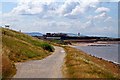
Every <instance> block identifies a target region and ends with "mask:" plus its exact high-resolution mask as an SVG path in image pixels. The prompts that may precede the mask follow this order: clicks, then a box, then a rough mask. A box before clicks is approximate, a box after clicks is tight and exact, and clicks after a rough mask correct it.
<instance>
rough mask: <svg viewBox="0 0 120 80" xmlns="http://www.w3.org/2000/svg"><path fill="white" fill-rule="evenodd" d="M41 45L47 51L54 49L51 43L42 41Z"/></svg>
mask: <svg viewBox="0 0 120 80" xmlns="http://www.w3.org/2000/svg"><path fill="white" fill-rule="evenodd" d="M40 46H41V47H42V48H43V49H45V50H47V51H50V52H53V51H54V48H53V46H51V45H49V44H48V43H42V44H41V45H40Z"/></svg>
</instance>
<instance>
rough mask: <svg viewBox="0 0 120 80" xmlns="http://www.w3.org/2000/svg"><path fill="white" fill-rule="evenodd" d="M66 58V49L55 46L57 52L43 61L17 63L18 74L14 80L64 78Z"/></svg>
mask: <svg viewBox="0 0 120 80" xmlns="http://www.w3.org/2000/svg"><path fill="white" fill-rule="evenodd" d="M64 57H65V51H64V49H63V48H61V47H57V46H55V52H53V54H51V55H50V56H48V57H46V58H44V59H42V60H32V61H27V62H22V63H16V64H15V65H16V68H17V73H16V75H15V76H14V77H13V78H63V75H62V65H63V63H64Z"/></svg>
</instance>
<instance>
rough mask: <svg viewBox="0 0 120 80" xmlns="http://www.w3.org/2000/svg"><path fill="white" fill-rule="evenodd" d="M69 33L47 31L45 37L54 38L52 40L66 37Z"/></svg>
mask: <svg viewBox="0 0 120 80" xmlns="http://www.w3.org/2000/svg"><path fill="white" fill-rule="evenodd" d="M66 36H67V34H64V33H46V35H44V37H45V38H46V39H49V40H50V39H52V40H54V39H55V40H60V39H62V37H66Z"/></svg>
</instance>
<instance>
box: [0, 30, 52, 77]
mask: <svg viewBox="0 0 120 80" xmlns="http://www.w3.org/2000/svg"><path fill="white" fill-rule="evenodd" d="M0 29H1V30H2V46H3V51H2V53H3V54H4V55H5V56H7V57H6V58H5V59H7V58H8V59H7V60H8V61H7V62H8V63H11V64H12V62H22V61H26V60H31V59H42V58H45V57H46V56H48V55H50V54H51V52H53V51H54V48H53V46H51V45H50V44H49V43H48V42H45V41H43V40H40V39H37V38H33V37H31V36H28V35H26V34H23V33H20V32H17V31H13V30H9V29H5V28H0ZM4 64H5V63H3V65H4ZM5 67H6V70H7V66H5ZM8 72H9V69H8ZM3 73H4V71H3ZM6 73H7V72H6ZM6 73H5V74H3V77H8V76H9V75H8V74H6ZM11 74H12V72H11ZM5 75H6V76H5Z"/></svg>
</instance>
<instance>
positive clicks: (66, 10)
mask: <svg viewBox="0 0 120 80" xmlns="http://www.w3.org/2000/svg"><path fill="white" fill-rule="evenodd" d="M118 1H119V0H60V1H58V0H44V1H43V0H7V1H6V0H1V2H0V26H4V25H10V28H11V29H14V30H17V31H19V30H21V31H22V32H40V33H47V32H62V33H81V34H82V35H88V36H89V35H90V36H103V37H118Z"/></svg>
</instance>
